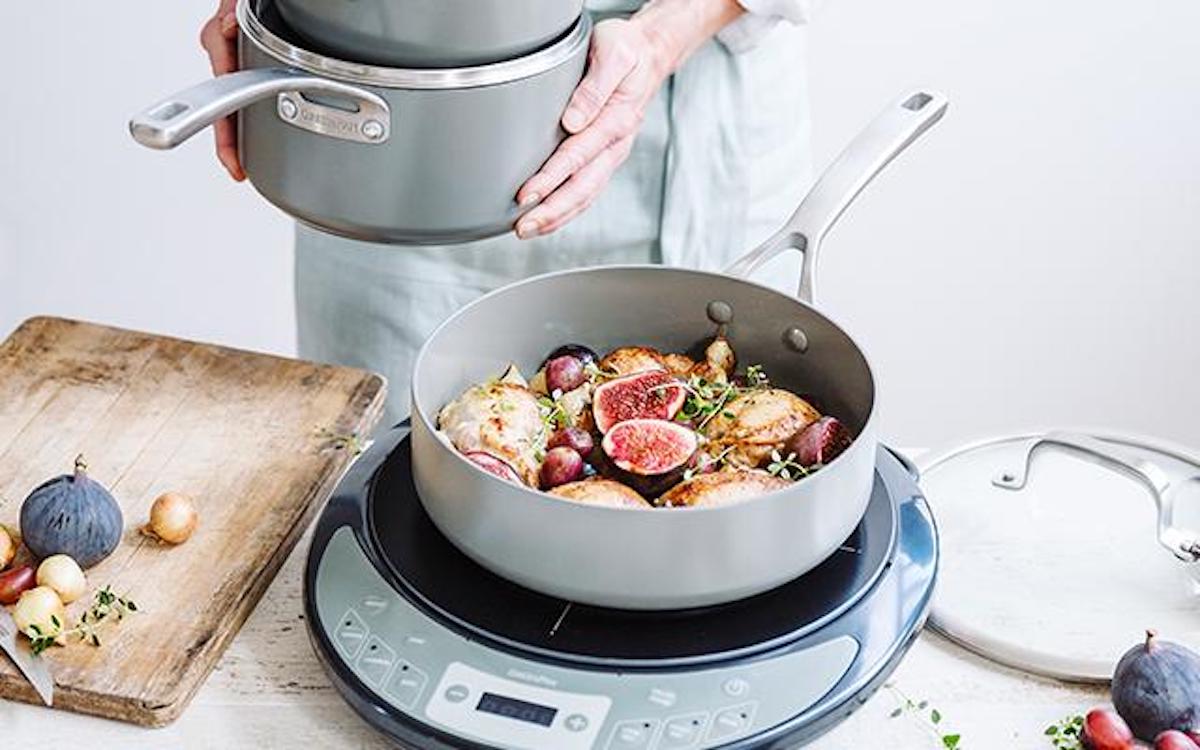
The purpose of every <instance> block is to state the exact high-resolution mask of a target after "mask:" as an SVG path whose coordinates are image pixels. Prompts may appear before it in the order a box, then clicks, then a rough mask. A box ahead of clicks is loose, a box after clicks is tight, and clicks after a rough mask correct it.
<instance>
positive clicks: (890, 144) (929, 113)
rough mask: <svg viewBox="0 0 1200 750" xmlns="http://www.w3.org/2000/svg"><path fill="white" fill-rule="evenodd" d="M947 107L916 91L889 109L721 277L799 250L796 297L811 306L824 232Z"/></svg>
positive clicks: (936, 98)
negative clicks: (792, 210)
mask: <svg viewBox="0 0 1200 750" xmlns="http://www.w3.org/2000/svg"><path fill="white" fill-rule="evenodd" d="M949 104H950V103H949V101H948V100H947V99H946V97H945V96H943V95H941V94H938V93H935V92H931V91H915V92H912V93H909V94H905V95H904V96H902V97H900V98H899V99H897V100H896V101H894V102H893V103H892V104H890V105H888V107H887V108H886V109H884V110H883V112H881V113H880V114H879V115H878V116H877V117H876V118H875V119H874V120H872V121H871V123H870V124H869V125H867V127H866V128H865V129H864V130H863V131H862V132H861V133H859V134H858V136H857V137H856V138H855V139H854V140H853V141H851V142H850V145H848V146H846V148H845V149H844V150H843V151H842V153H841V154H839V155H838V157H837V158H836V159H834V160H833V163H832V164H830V165H829V166H828V167H826V169H825V172H824V173H823V174H822V175H821V176H820V177H819V178H817V181H816V183H814V184H813V186H812V189H811V190H809V191H808V195H806V196H805V197H804V200H803V201H801V203H800V206H799V207H798V208H797V209H796V211H795V213H793V214H792V216H791V218H790V219H788V220H787V223H785V224H784V225H783V227H781V228H780V229H779V231H777V232H776V233H775V234H773V235H771V236H770V237H769V238H768V239H767V240H766V241H765V242H763V243H762V244H761V245H759V246H758V247H756V248H754V249H753V250H751V251H750V252H749V253H747V254H746V255H744V256H743V257H742V258H740V259H739V260H737V261H735V262H734V263H733V265H731V266H729V268H727V269H726V270H725V273H727V274H729V275H730V276H739V277H742V278H745V277H747V276H749V275H750V274H752V273H754V271H755V270H757V269H758V268H759V267H760V266H762V265H763V264H764V263H766V262H767V261H769V260H771V259H772V258H774V257H776V256H777V255H779V254H780V253H783V252H785V251H788V250H798V251H800V252H802V253H803V254H804V263H803V266H802V267H801V270H800V290H799V293H798V295H797V296H798V297H799V298H800V299H801V300H802V301H804V302H808V303H812V302H813V301H814V298H815V293H816V263H817V255H818V253H819V251H820V248H821V242H822V240H824V239H825V235H826V233H828V232H829V230H830V228H831V227H832V226H833V225H834V224H835V223H836V222H837V220H838V218H839V217H840V216H841V215H842V213H843V212H844V211H845V210H846V209H847V208H848V207H849V206H850V204H851V203H853V202H854V199H855V198H856V197H858V194H859V193H861V192H862V190H863V188H865V187H866V186H867V184H868V183H870V182H871V180H872V179H874V177H875V175H877V174H879V173H880V172H881V171H883V168H884V167H886V166H887V165H888V164H889V163H890V162H891V161H892V159H895V158H896V157H897V156H898V155H899V154H900V153H901V152H902V151H904V150H905V149H906V148H908V147H909V146H910V145H911V144H912V143H913V142H914V141H916V140H917V138H919V137H920V136H921V135H922V134H923V133H925V131H927V130H929V128H931V127H933V125H934V124H935V123H936V122H937V121H938V120H940V119H942V115H944V114H945V113H946V108H947V107H948V106H949Z"/></svg>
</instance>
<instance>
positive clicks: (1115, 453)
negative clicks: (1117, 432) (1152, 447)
mask: <svg viewBox="0 0 1200 750" xmlns="http://www.w3.org/2000/svg"><path fill="white" fill-rule="evenodd" d="M1048 445H1057V446H1061V447H1064V448H1070V449H1071V450H1072V451H1075V452H1077V453H1082V454H1083V455H1084V456H1087V457H1090V458H1093V459H1095V460H1096V462H1097V463H1099V464H1100V465H1101V466H1104V467H1106V468H1109V469H1112V470H1113V471H1116V472H1118V473H1120V474H1124V475H1126V476H1128V477H1131V478H1133V479H1135V480H1137V481H1138V482H1139V483H1141V484H1143V485H1145V487H1146V489H1148V490H1149V491H1150V495H1151V496H1152V497H1153V498H1154V504H1155V506H1156V507H1157V508H1158V543H1159V544H1161V545H1162V546H1163V547H1166V548H1167V550H1168V551H1169V552H1170V553H1171V554H1172V555H1174V556H1175V557H1177V558H1179V559H1180V560H1182V561H1184V562H1189V563H1192V562H1196V561H1197V560H1200V539H1198V538H1197V535H1196V533H1195V532H1193V531H1189V530H1187V529H1181V528H1179V527H1177V526H1175V525H1174V516H1175V498H1174V496H1173V494H1172V493H1171V490H1172V489H1173V487H1174V486H1176V485H1177V484H1181V483H1182V482H1178V483H1176V482H1173V481H1172V477H1171V475H1170V474H1168V473H1167V472H1166V471H1165V470H1164V469H1163V468H1162V467H1160V466H1159V465H1158V464H1156V463H1154V462H1153V461H1149V460H1147V459H1145V458H1143V457H1142V456H1138V455H1135V454H1133V453H1131V452H1129V451H1126V450H1123V449H1121V448H1120V447H1119V446H1117V445H1114V444H1113V443H1109V442H1106V441H1104V440H1098V439H1096V438H1094V437H1091V436H1090V435H1083V434H1080V433H1074V432H1049V433H1046V434H1045V435H1042V436H1040V437H1035V438H1033V439H1032V440H1030V441H1029V443H1028V445H1027V446H1026V447H1025V455H1024V460H1023V461H1022V462H1021V465H1020V466H1018V467H1017V468H1016V469H1015V470H1012V471H1002V472H1000V473H999V474H997V475H996V476H995V477H993V478H992V484H994V485H995V486H997V487H1001V488H1003V489H1006V490H1019V489H1021V488H1023V487H1024V486H1025V483H1026V482H1028V481H1029V465H1030V463H1031V462H1032V461H1033V454H1034V453H1035V452H1036V451H1037V450H1038V449H1040V448H1043V447H1045V446H1048ZM1189 480H1200V477H1197V476H1192V477H1186V478H1185V479H1184V481H1189Z"/></svg>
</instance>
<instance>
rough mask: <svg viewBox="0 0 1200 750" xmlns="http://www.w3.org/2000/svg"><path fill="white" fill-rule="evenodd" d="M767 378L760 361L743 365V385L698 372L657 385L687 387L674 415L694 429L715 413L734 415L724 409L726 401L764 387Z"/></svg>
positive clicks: (711, 417)
mask: <svg viewBox="0 0 1200 750" xmlns="http://www.w3.org/2000/svg"><path fill="white" fill-rule="evenodd" d="M769 385H770V381H769V380H768V379H767V376H766V373H764V372H763V368H762V365H750V366H749V367H747V368H746V385H744V386H741V385H738V384H737V383H734V382H732V381H729V382H724V383H721V382H713V381H711V380H709V379H708V378H705V377H703V376H700V375H692V376H691V377H689V378H688V379H687V380H686V381H684V382H681V383H670V384H667V385H662V386H659V388H660V389H662V388H676V387H678V388H683V389H684V390H685V391H687V394H688V396H687V399H686V400H685V401H684V402H683V406H682V407H681V408H680V410H679V413H678V414H676V415H675V419H676V420H677V421H680V422H695V423H696V430H697V431H701V430H703V429H704V428H705V427H706V426H708V423H709V422H711V421H712V420H713V418H714V417H716V416H717V415H718V414H720V415H722V416H724V417H725V418H726V419H733V418H734V415H733V413H731V412H728V411H726V410H725V406H726V404H728V403H729V402H730V401H732V400H733V399H734V397H736V396H740V395H742V394H744V393H749V392H751V391H756V390H761V389H763V388H767V387H769Z"/></svg>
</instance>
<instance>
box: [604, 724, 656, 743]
mask: <svg viewBox="0 0 1200 750" xmlns="http://www.w3.org/2000/svg"><path fill="white" fill-rule="evenodd" d="M657 728H658V721H657V720H655V719H643V720H631V721H622V722H620V723H618V724H617V726H616V727H614V728H613V733H612V738H611V739H609V741H608V750H642V748H648V747H650V740H651V739H653V738H654V730H655V729H657Z"/></svg>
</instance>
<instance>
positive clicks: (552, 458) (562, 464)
mask: <svg viewBox="0 0 1200 750" xmlns="http://www.w3.org/2000/svg"><path fill="white" fill-rule="evenodd" d="M582 476H583V457H582V456H580V455H579V454H578V453H577V452H576V451H575V449H574V448H568V447H566V446H565V445H560V446H559V447H557V448H551V449H550V451H549V452H548V453H547V454H546V460H545V461H543V462H542V469H541V472H540V473H539V477H538V478H539V479H540V480H541V484H542V489H544V490H548V489H551V488H553V487H557V486H559V485H560V484H567V483H568V482H574V481H575V480H576V479H579V478H580V477H582Z"/></svg>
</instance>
